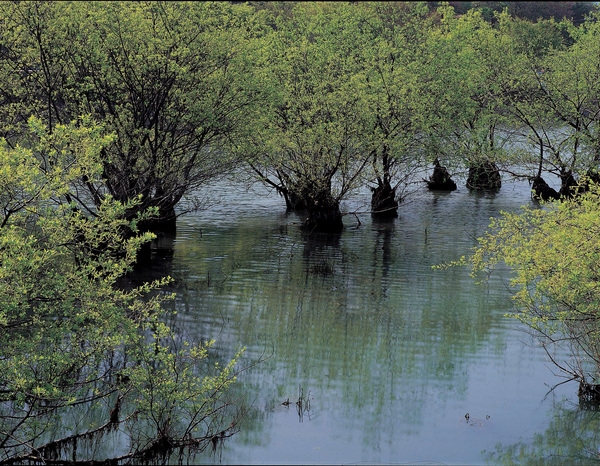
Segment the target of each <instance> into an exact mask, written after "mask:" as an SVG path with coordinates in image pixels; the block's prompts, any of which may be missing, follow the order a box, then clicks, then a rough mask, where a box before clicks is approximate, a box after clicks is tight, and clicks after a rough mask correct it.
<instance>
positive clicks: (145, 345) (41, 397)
mask: <svg viewBox="0 0 600 466" xmlns="http://www.w3.org/2000/svg"><path fill="white" fill-rule="evenodd" d="M29 128H30V137H29V138H28V141H27V147H24V146H21V145H18V144H17V145H15V146H14V147H10V145H9V144H8V143H7V142H6V141H5V140H1V141H0V205H1V207H2V211H1V212H0V215H1V220H2V221H1V224H0V262H1V263H2V267H1V268H0V348H2V350H1V354H2V357H1V358H0V462H2V463H3V464H13V463H23V462H27V461H32V462H52V461H65V460H69V462H72V463H73V464H89V461H92V460H98V461H106V463H107V464H108V463H110V464H114V462H115V461H119V460H120V461H125V460H128V459H129V460H131V459H147V460H152V459H153V458H157V457H158V458H161V457H162V456H165V457H169V455H170V454H171V453H172V452H173V451H174V450H175V449H179V448H187V449H188V451H195V450H202V449H204V448H206V447H208V446H211V445H217V444H218V442H220V441H221V440H222V439H224V438H226V437H227V436H230V435H232V434H233V433H234V432H235V425H236V417H235V413H228V412H227V410H228V409H229V408H228V407H229V404H230V401H229V400H228V399H227V398H226V389H227V387H228V386H229V385H230V384H231V383H232V382H233V381H234V379H235V371H234V363H235V360H233V361H230V362H228V363H225V364H224V365H223V367H221V366H219V365H215V366H212V367H211V365H210V364H207V357H208V350H209V348H210V345H211V343H210V342H205V343H202V342H199V343H193V342H189V343H188V342H186V341H185V338H184V337H185V336H184V335H181V334H179V333H178V332H176V330H175V329H172V328H170V327H168V326H167V325H166V324H165V319H164V316H165V311H164V310H163V307H162V303H163V302H164V301H165V300H167V299H169V295H163V294H161V293H159V291H160V288H161V286H162V285H164V284H166V283H167V282H168V278H165V279H164V280H160V281H158V282H155V283H151V284H145V285H143V286H140V287H138V288H134V289H130V290H124V289H120V288H118V287H117V286H116V280H117V278H118V277H120V276H122V275H123V274H124V273H126V272H127V271H128V270H129V269H130V268H131V265H132V264H133V262H134V260H135V257H136V253H137V250H138V248H139V247H140V245H141V244H142V243H144V242H147V241H148V240H149V239H151V238H152V236H153V235H151V234H150V233H146V234H138V233H137V232H138V229H137V226H136V223H138V222H140V221H142V220H144V218H145V216H147V215H151V214H153V213H152V212H147V213H144V214H142V213H139V214H138V216H137V217H135V218H134V219H131V220H128V219H127V218H126V213H127V212H128V211H130V210H131V209H134V208H136V207H137V206H136V205H133V204H134V203H135V202H138V201H136V200H132V201H130V203H129V204H123V203H120V202H118V201H116V200H114V199H112V198H111V197H110V196H105V197H104V199H103V201H102V203H101V205H100V206H99V207H98V209H97V210H96V212H95V215H94V216H91V215H84V213H83V212H82V211H81V210H79V209H76V208H75V207H76V203H75V202H74V201H69V200H68V195H69V193H70V192H72V190H73V186H72V183H73V182H76V181H77V180H79V179H81V177H82V176H85V177H87V178H88V179H90V180H93V181H96V180H98V179H100V176H101V173H102V166H103V165H102V159H101V154H102V148H103V147H105V146H106V145H108V144H110V143H111V141H112V140H113V136H105V133H104V130H103V128H102V127H100V126H98V125H96V124H94V123H93V122H92V121H91V120H89V119H86V118H83V119H81V121H80V122H79V123H78V124H76V123H73V124H69V125H62V124H56V125H55V126H54V127H53V131H52V132H49V128H48V127H47V126H45V125H43V124H42V123H41V121H40V120H38V119H35V118H31V119H30V121H29ZM124 228H126V229H128V230H131V231H133V232H136V234H135V235H134V236H128V237H127V238H124V237H123V234H122V233H123V229H124ZM232 420H233V422H232ZM111 432H116V433H118V436H119V439H120V440H119V442H118V444H119V445H121V446H123V445H124V447H114V445H111V446H110V447H109V448H107V449H106V451H103V449H102V448H98V446H99V445H103V443H104V442H106V441H107V438H108V437H106V436H107V434H110V433H111ZM113 447H114V448H113Z"/></svg>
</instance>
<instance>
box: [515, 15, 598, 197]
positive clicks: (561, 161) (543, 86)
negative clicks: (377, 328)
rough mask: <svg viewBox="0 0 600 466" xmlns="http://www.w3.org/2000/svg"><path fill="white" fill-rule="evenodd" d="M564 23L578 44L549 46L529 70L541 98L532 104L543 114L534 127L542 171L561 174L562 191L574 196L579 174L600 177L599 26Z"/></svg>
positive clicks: (564, 193) (593, 22)
mask: <svg viewBox="0 0 600 466" xmlns="http://www.w3.org/2000/svg"><path fill="white" fill-rule="evenodd" d="M563 27H564V28H567V29H568V31H569V33H570V36H571V37H572V39H573V41H574V43H573V44H572V45H570V46H568V47H561V48H557V49H553V50H551V51H549V53H548V54H547V55H546V56H545V57H544V59H543V60H542V61H541V64H540V66H539V67H538V68H536V69H531V70H530V74H531V78H530V79H532V80H534V81H535V85H536V87H537V93H536V96H537V99H536V100H535V105H532V106H530V107H529V108H531V107H533V108H534V109H536V110H537V111H538V113H539V114H540V115H541V117H540V118H538V120H537V121H536V124H535V128H533V127H532V128H531V131H532V132H534V131H536V132H535V133H534V134H536V135H537V136H538V137H537V146H538V149H539V158H538V161H539V167H540V170H541V169H542V167H543V169H544V170H545V171H547V172H549V173H553V174H555V175H556V176H558V177H559V179H560V180H561V189H560V194H562V195H572V194H573V190H574V189H576V185H577V179H578V178H580V177H586V176H591V177H594V178H596V180H598V179H599V178H598V172H599V169H600V133H599V131H598V123H599V122H600V101H599V98H598V96H599V95H600V46H599V44H600V41H599V38H600V27H599V25H598V23H597V21H590V22H586V23H584V24H582V25H581V26H578V27H576V26H573V25H572V24H570V23H568V22H565V23H563ZM524 111H526V110H524ZM532 126H534V125H532Z"/></svg>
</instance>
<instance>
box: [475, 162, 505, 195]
mask: <svg viewBox="0 0 600 466" xmlns="http://www.w3.org/2000/svg"><path fill="white" fill-rule="evenodd" d="M501 186H502V177H501V176H500V170H498V167H497V166H496V164H495V163H494V162H484V163H480V164H477V165H473V166H471V167H470V168H469V177H468V178H467V187H468V188H471V189H476V190H482V191H496V190H498V189H500V187H501Z"/></svg>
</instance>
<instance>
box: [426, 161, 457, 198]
mask: <svg viewBox="0 0 600 466" xmlns="http://www.w3.org/2000/svg"><path fill="white" fill-rule="evenodd" d="M424 181H425V182H426V183H427V187H428V188H429V189H430V190H432V191H454V190H455V189H457V186H456V183H455V182H454V180H453V179H452V178H451V177H450V173H449V172H448V170H447V168H446V167H443V166H442V165H441V164H440V161H439V160H438V159H435V161H434V162H433V173H432V174H431V176H430V177H429V180H424Z"/></svg>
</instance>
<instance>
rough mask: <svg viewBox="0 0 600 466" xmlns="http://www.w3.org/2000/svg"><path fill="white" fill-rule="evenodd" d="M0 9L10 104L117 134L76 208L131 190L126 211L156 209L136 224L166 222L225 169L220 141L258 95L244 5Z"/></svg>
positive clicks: (234, 130)
mask: <svg viewBox="0 0 600 466" xmlns="http://www.w3.org/2000/svg"><path fill="white" fill-rule="evenodd" d="M1 8H2V16H3V17H4V18H5V25H4V28H3V33H4V37H5V41H4V43H5V44H8V45H7V46H6V47H7V50H6V51H5V52H6V53H5V57H6V60H7V61H6V62H5V63H6V65H7V66H8V67H10V68H11V69H12V70H17V69H25V70H26V71H25V72H24V74H25V76H23V77H22V78H21V80H20V82H21V85H22V87H23V89H25V90H24V91H20V92H19V93H18V94H17V95H14V94H15V93H14V92H13V91H12V89H7V94H9V95H10V96H11V98H12V99H13V100H15V101H16V104H17V105H18V104H22V106H21V107H20V108H17V110H16V111H17V112H18V113H19V114H20V115H27V116H28V115H29V114H31V113H34V114H35V115H38V116H39V117H40V118H43V119H44V121H45V122H46V123H47V125H48V126H49V128H50V130H52V127H53V125H54V124H55V122H68V121H70V120H72V119H73V118H76V117H77V115H80V114H84V113H86V114H90V115H92V116H93V117H94V118H95V119H96V120H97V121H102V122H103V123H104V124H105V125H106V127H107V128H108V129H109V130H110V131H112V132H114V133H115V134H116V135H117V138H116V139H115V140H114V142H113V143H111V144H110V145H107V146H106V147H105V148H104V149H103V173H102V175H103V180H104V183H102V184H96V183H90V182H89V181H86V185H87V189H88V199H85V200H84V199H83V198H80V200H81V203H82V204H84V208H88V207H89V204H90V200H91V201H92V202H93V205H95V206H98V205H100V204H101V203H102V200H103V198H104V197H106V196H107V195H110V196H112V197H113V198H114V199H116V200H118V201H121V202H127V201H128V200H131V199H134V198H137V197H138V196H141V198H140V202H139V204H138V205H139V207H136V208H135V209H134V211H132V212H131V213H130V217H131V218H133V217H134V216H135V215H136V213H137V211H138V210H144V209H146V208H148V207H156V208H158V211H159V215H158V217H157V218H155V219H153V220H152V221H151V220H148V221H146V222H145V223H150V225H147V227H148V228H152V229H167V230H169V229H174V227H175V219H176V212H175V206H177V205H178V204H179V202H180V200H181V199H182V197H183V196H184V195H188V194H191V193H192V191H193V190H194V189H196V188H198V187H199V186H201V185H203V184H205V183H207V182H209V181H210V180H211V179H213V178H215V177H217V176H221V175H223V174H224V173H228V172H230V171H231V170H232V169H233V167H234V166H235V164H236V161H235V160H234V159H233V158H232V157H231V152H230V151H229V150H228V146H229V145H230V143H231V142H232V141H234V140H235V139H236V138H237V137H239V136H240V132H241V131H243V128H244V123H245V121H246V119H248V118H252V111H253V110H252V109H253V108H254V105H256V104H257V102H259V101H260V94H259V88H258V87H257V86H256V85H255V84H256V83H254V81H253V80H252V75H253V67H252V64H253V62H252V55H253V52H252V49H251V42H252V41H251V39H252V38H253V37H254V36H255V35H256V34H258V32H257V31H258V29H257V28H258V26H257V24H256V23H255V22H254V21H253V19H252V11H253V10H252V9H251V8H249V7H247V6H244V5H231V4H229V3H227V2H134V3H131V2H110V3H100V2H97V3H80V2H61V3H42V2H32V3H6V4H3V5H2V6H1ZM23 62H25V63H23ZM13 73H14V71H13ZM25 95H29V96H33V98H32V99H33V100H34V101H33V102H27V101H26V99H25V98H24V97H23V96H25ZM32 99H30V100H32ZM35 100H37V101H35ZM25 104H27V105H25Z"/></svg>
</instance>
